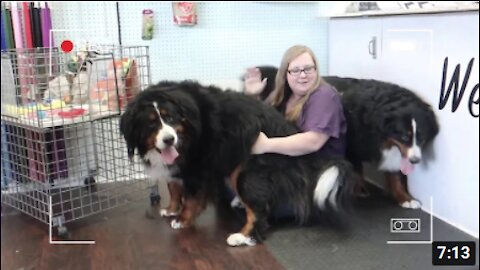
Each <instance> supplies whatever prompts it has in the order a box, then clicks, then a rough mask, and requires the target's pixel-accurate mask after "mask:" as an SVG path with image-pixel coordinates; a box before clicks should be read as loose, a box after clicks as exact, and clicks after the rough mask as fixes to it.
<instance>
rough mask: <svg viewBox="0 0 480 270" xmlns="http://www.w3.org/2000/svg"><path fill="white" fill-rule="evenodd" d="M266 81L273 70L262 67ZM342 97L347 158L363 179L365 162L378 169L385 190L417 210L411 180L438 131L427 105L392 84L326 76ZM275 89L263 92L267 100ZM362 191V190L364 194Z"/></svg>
mask: <svg viewBox="0 0 480 270" xmlns="http://www.w3.org/2000/svg"><path fill="white" fill-rule="evenodd" d="M258 68H259V70H260V72H261V74H262V79H264V78H268V80H267V82H268V81H274V80H275V76H276V72H275V71H274V70H272V68H273V69H274V67H272V66H259V67H258ZM323 79H324V80H325V81H327V82H328V83H330V84H331V85H333V86H334V87H335V88H336V89H337V90H338V91H339V92H340V94H341V95H342V102H343V108H344V110H345V117H346V119H347V159H348V160H349V161H350V162H351V163H352V164H353V166H354V168H355V170H356V171H357V172H358V173H359V174H360V175H361V179H362V181H360V184H359V186H364V185H363V184H362V183H364V180H363V179H364V177H363V166H362V162H371V163H374V164H376V166H377V168H378V169H379V170H380V171H384V172H385V176H386V179H387V188H388V190H389V191H390V192H391V194H392V196H393V198H394V199H395V200H396V202H398V204H399V205H400V206H402V207H404V208H419V207H420V206H421V203H420V202H419V201H418V200H416V199H414V198H413V197H412V195H410V193H409V191H408V187H407V176H408V175H409V174H410V173H411V172H412V171H413V170H414V165H415V164H417V163H419V162H420V161H421V160H422V157H423V154H422V150H423V149H425V148H426V147H427V146H428V145H429V144H430V143H431V142H432V141H433V139H434V138H435V136H436V135H437V134H438V131H439V126H438V123H437V120H436V117H435V114H434V112H433V110H432V108H431V106H430V105H429V104H427V103H426V102H425V101H423V100H422V99H421V98H420V97H418V96H417V95H416V94H415V93H413V92H412V91H410V90H408V89H406V88H404V87H401V86H398V85H395V84H392V83H388V82H383V81H378V80H367V79H355V78H340V77H335V76H325V77H323ZM273 89H274V85H270V86H269V87H266V88H265V91H266V93H262V94H263V96H265V97H266V96H268V95H269V94H270V92H271V91H273ZM361 192H362V191H360V193H361Z"/></svg>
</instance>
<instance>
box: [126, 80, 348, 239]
mask: <svg viewBox="0 0 480 270" xmlns="http://www.w3.org/2000/svg"><path fill="white" fill-rule="evenodd" d="M120 130H121V133H122V134H123V136H124V138H125V140H126V143H127V148H128V155H129V157H130V158H132V157H133V156H134V154H135V152H137V153H138V155H139V156H140V158H141V159H142V160H143V162H144V164H145V166H146V168H147V170H148V171H149V173H150V174H151V175H152V177H157V178H165V177H166V178H167V179H170V178H174V179H176V180H175V181H171V182H170V183H169V188H170V192H173V193H174V194H173V195H172V196H171V197H172V200H176V202H172V203H170V205H169V207H168V208H167V209H163V210H162V212H161V214H162V215H175V214H176V212H177V211H179V210H180V214H179V216H178V217H177V218H175V219H173V220H172V221H171V226H172V228H176V229H178V228H184V227H188V226H190V225H192V224H193V222H194V219H195V217H196V216H197V215H198V214H200V213H201V211H202V210H203V208H204V207H205V204H206V202H207V200H208V199H215V198H216V196H217V195H218V193H219V192H221V190H224V184H225V177H229V178H230V180H231V182H232V187H233V189H234V190H235V191H236V192H237V193H238V195H239V197H240V199H241V201H242V203H243V204H244V206H245V210H246V223H245V224H244V226H243V228H242V229H241V230H240V231H239V232H238V233H235V234H232V235H230V236H229V237H228V239H227V243H228V244H229V245H231V246H238V245H254V244H255V243H256V242H258V241H261V240H262V239H264V237H265V232H266V229H267V227H268V226H267V218H268V217H269V215H270V211H271V209H273V208H274V207H275V206H276V205H278V204H282V205H284V204H288V205H289V206H291V207H292V208H293V209H294V212H295V215H296V217H297V218H298V221H300V223H301V222H304V221H307V220H309V218H311V217H313V216H315V215H316V214H317V213H319V212H323V213H325V212H327V213H331V212H334V213H338V212H341V209H342V206H343V205H344V202H345V201H347V200H348V197H349V195H350V194H351V193H352V191H353V188H352V187H353V185H354V184H355V183H354V182H353V176H354V173H353V168H352V166H351V164H350V163H349V162H348V161H346V160H343V159H333V158H332V159H320V158H318V157H317V156H316V155H305V156H299V157H290V156H284V155H278V154H265V155H255V156H252V155H251V153H250V151H251V148H252V145H253V144H254V143H255V141H256V139H257V137H258V134H259V132H260V131H263V132H264V133H265V134H266V135H267V136H287V135H291V134H295V133H297V132H298V130H297V128H296V127H295V126H294V125H293V124H291V123H289V122H287V121H286V120H285V119H284V117H283V116H282V115H281V114H280V113H279V112H277V111H276V110H275V109H274V108H273V107H271V106H268V105H265V104H263V103H262V102H260V101H259V100H256V99H254V98H252V97H248V96H245V95H243V94H242V93H238V92H234V91H228V90H227V91H222V90H220V89H219V88H217V87H215V86H203V85H200V84H199V83H196V82H192V81H183V82H171V81H163V82H160V83H158V84H156V85H153V86H150V87H149V88H148V89H146V90H144V91H143V92H141V93H139V94H138V95H137V96H136V97H135V99H134V100H133V101H132V102H131V103H130V104H129V105H128V107H127V109H126V111H125V113H124V114H123V115H122V117H121V122H120ZM178 180H181V183H183V185H180V184H179V182H178ZM173 183H176V184H175V185H174V184H173ZM322 210H323V211H322Z"/></svg>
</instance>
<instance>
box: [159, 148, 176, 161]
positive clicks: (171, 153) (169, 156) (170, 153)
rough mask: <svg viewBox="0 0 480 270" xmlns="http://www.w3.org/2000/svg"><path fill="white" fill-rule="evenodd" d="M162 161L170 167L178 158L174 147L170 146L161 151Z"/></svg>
mask: <svg viewBox="0 0 480 270" xmlns="http://www.w3.org/2000/svg"><path fill="white" fill-rule="evenodd" d="M161 156H162V160H163V162H165V164H168V165H172V164H173V162H174V161H175V159H176V158H177V157H178V152H177V149H175V147H173V146H170V147H168V148H165V149H163V150H162V154H161Z"/></svg>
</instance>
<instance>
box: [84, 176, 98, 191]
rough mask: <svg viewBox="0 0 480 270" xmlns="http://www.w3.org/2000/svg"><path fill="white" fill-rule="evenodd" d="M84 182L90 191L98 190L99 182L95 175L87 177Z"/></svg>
mask: <svg viewBox="0 0 480 270" xmlns="http://www.w3.org/2000/svg"><path fill="white" fill-rule="evenodd" d="M83 183H84V185H85V189H87V190H88V191H89V192H97V184H96V181H95V178H94V177H93V176H89V177H87V178H85V179H84V180H83Z"/></svg>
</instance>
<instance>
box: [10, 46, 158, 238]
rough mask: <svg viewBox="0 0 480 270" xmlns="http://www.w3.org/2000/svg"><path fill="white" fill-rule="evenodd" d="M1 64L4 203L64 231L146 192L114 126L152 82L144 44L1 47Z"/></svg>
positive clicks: (146, 49)
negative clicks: (82, 47) (73, 223)
mask: <svg viewBox="0 0 480 270" xmlns="http://www.w3.org/2000/svg"><path fill="white" fill-rule="evenodd" d="M1 65H2V78H1V87H2V95H1V105H2V106H1V107H2V110H1V136H2V137H1V141H2V143H1V147H2V157H1V165H2V173H1V188H2V203H4V204H6V205H9V206H11V207H13V208H15V209H18V210H20V211H22V212H24V213H26V214H28V215H30V216H32V217H34V218H36V219H38V220H40V221H41V222H44V223H46V224H50V221H51V223H52V225H53V226H54V227H57V229H58V233H59V235H61V236H62V235H65V234H66V233H67V229H66V227H65V224H66V223H68V222H70V221H73V220H77V219H80V218H84V217H87V216H90V215H92V214H95V213H99V212H102V211H105V210H107V209H110V208H113V207H116V206H119V205H122V204H124V203H126V202H128V201H131V200H134V199H136V198H137V197H139V196H142V195H143V193H144V192H142V190H143V191H144V190H145V189H146V183H145V182H146V181H140V180H143V179H146V177H145V175H144V174H143V169H142V167H141V166H140V164H138V163H136V164H134V165H132V164H130V162H129V160H128V158H127V153H126V146H125V145H124V140H123V138H122V137H121V134H120V132H119V126H118V125H119V117H120V115H121V112H122V110H123V108H124V107H125V105H126V103H127V102H128V100H129V99H130V98H132V97H133V96H134V95H135V94H136V93H138V91H141V90H142V89H144V88H145V87H146V86H147V85H149V84H150V67H149V57H148V47H146V46H132V47H121V46H96V47H95V48H87V49H85V50H78V51H75V52H72V53H63V52H61V51H60V50H59V49H58V48H35V49H15V50H6V51H2V57H1ZM50 203H51V205H50ZM50 206H51V209H52V210H51V212H50ZM50 217H51V220H50Z"/></svg>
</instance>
